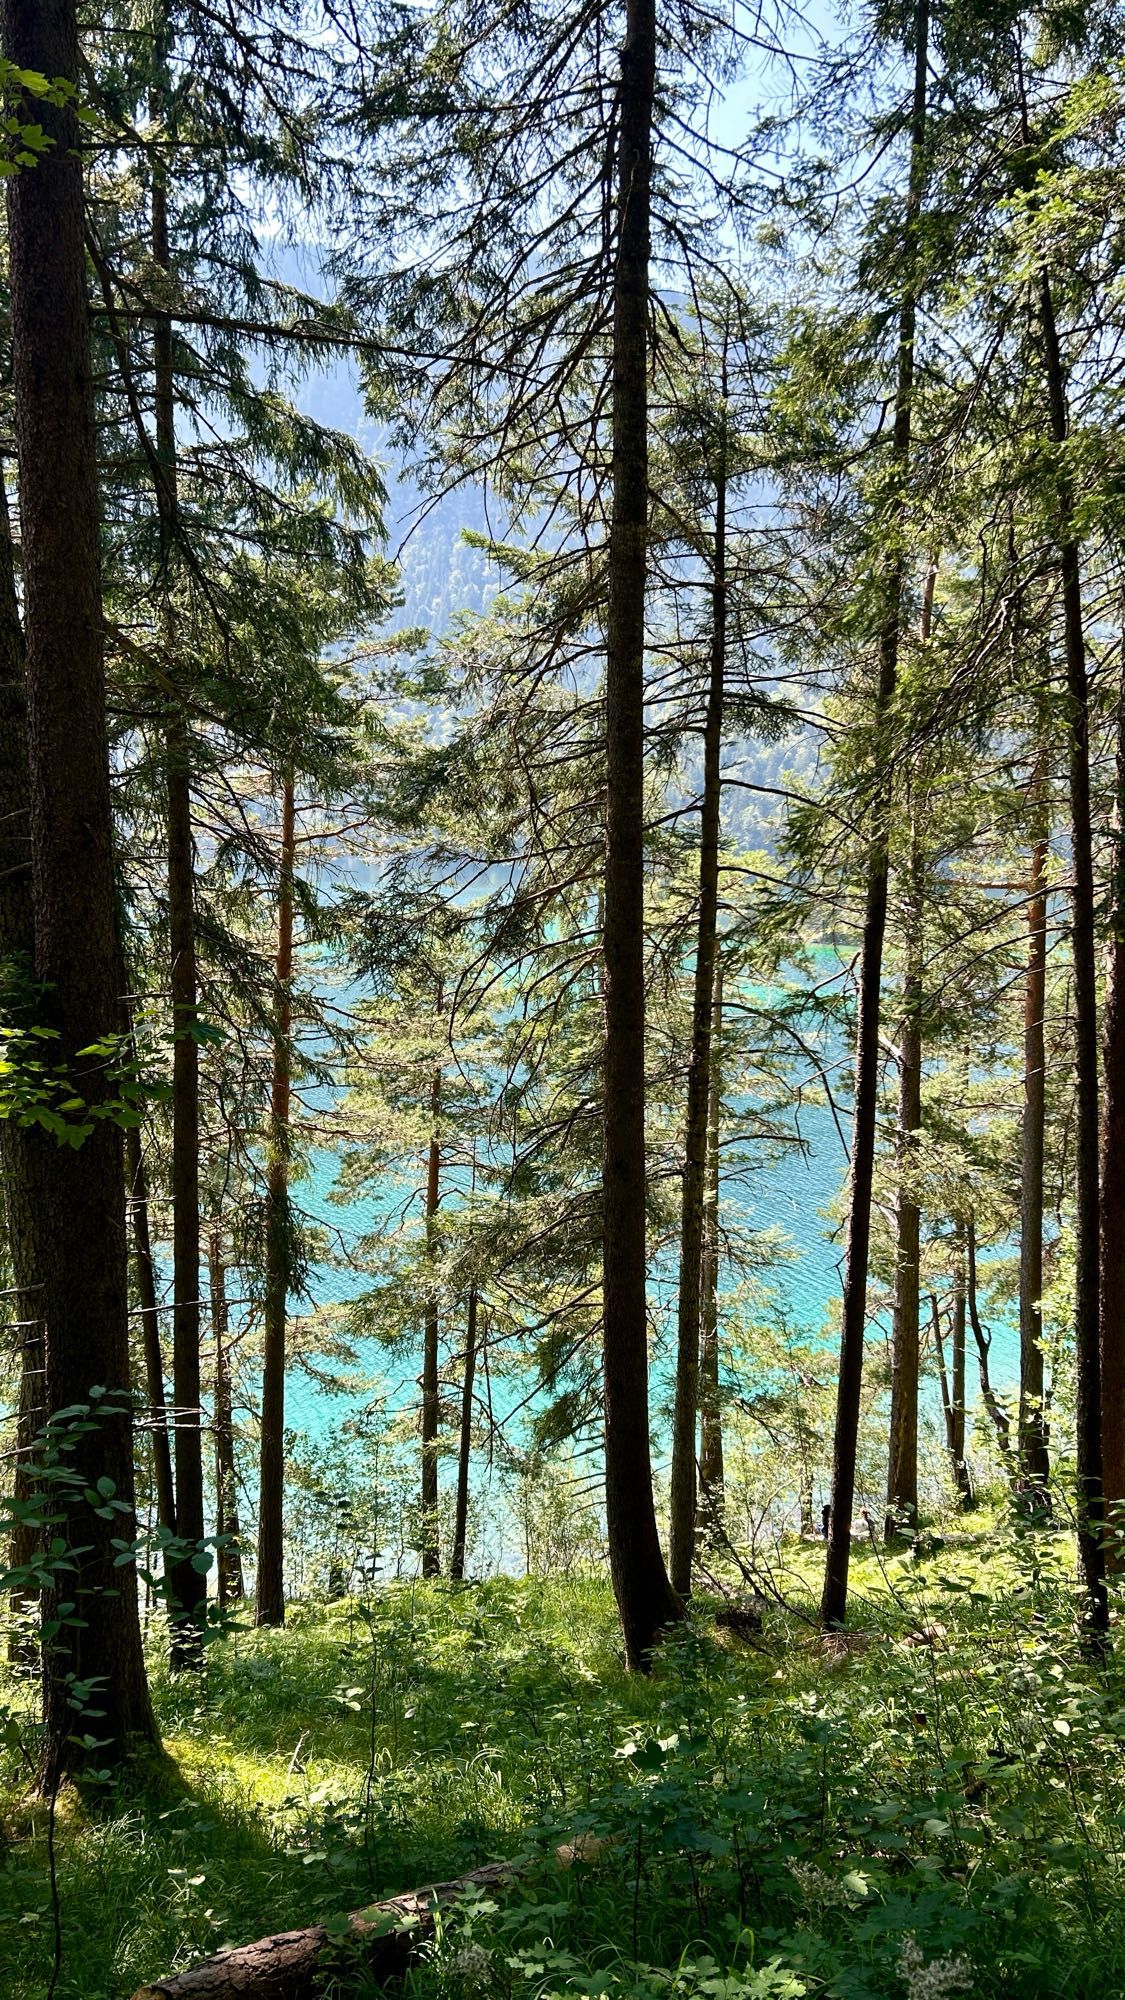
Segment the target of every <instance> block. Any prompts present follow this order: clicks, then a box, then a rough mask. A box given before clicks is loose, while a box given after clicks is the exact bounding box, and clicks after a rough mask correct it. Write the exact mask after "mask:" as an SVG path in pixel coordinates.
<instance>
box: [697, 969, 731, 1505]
mask: <svg viewBox="0 0 1125 2000" xmlns="http://www.w3.org/2000/svg"><path fill="white" fill-rule="evenodd" d="M722 1034H723V961H722V957H721V956H717V957H716V960H715V998H714V1013H713V1015H712V1019H711V1088H710V1098H709V1103H708V1109H707V1201H706V1206H705V1208H704V1211H703V1245H702V1255H701V1259H700V1287H701V1290H702V1294H703V1307H702V1318H701V1329H700V1340H699V1516H698V1520H697V1523H696V1533H697V1535H703V1536H705V1535H708V1534H710V1535H716V1534H717V1533H718V1531H719V1530H720V1529H721V1527H722V1519H723V1488H724V1484H725V1479H726V1467H725V1464H724V1460H723V1403H722V1393H721V1389H720V1382H719V1137H720V1131H721V1125H722V1102H723V1076H722Z"/></svg>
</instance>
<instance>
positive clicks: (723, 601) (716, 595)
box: [668, 371, 727, 1597]
mask: <svg viewBox="0 0 1125 2000" xmlns="http://www.w3.org/2000/svg"><path fill="white" fill-rule="evenodd" d="M724 372H725V371H724ZM723 394H724V398H725V395H726V382H725V380H724V382H723ZM720 421H721V422H724V423H725V410H724V413H723V416H722V418H721V419H720ZM726 542H727V481H726V468H725V464H724V453H723V444H722V442H720V445H719V460H718V467H717V470H716V476H715V537H714V549H713V554H712V582H711V661H710V668H711V671H710V679H709V682H708V688H707V707H706V715H705V719H704V729H703V799H702V811H701V815H700V831H699V917H698V923H697V927H696V939H695V987H694V993H693V996H692V1021H691V1053H690V1056H689V1059H688V1079H687V1117H686V1121H685V1132H684V1176H683V1197H682V1204H681V1210H680V1287H679V1305H678V1321H677V1341H676V1401H675V1414H674V1418H673V1426H672V1478H671V1495H670V1501H669V1546H668V1553H669V1574H670V1578H671V1583H672V1588H673V1590H675V1591H677V1592H678V1593H679V1595H680V1596H681V1597H687V1596H688V1594H689V1592H690V1590H691V1567H692V1560H693V1557H694V1553H695V1523H696V1427H697V1420H698V1414H699V1403H700V1396H699V1368H700V1289H701V1283H702V1276H703V1233H704V1230H703V1210H704V1203H705V1200H706V1192H707V1113H708V1109H709V1105H710V1097H711V1029H712V1015H713V1011H714V994H715V963H716V957H717V946H718V915H719V828H720V812H721V806H722V786H723V778H722V751H723V685H724V678H725V673H726V652H727V574H726V570H727V565H726Z"/></svg>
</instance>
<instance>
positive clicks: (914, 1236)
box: [886, 801, 925, 1542]
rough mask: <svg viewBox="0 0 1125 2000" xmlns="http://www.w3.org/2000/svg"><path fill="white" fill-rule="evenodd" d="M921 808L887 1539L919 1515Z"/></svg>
mask: <svg viewBox="0 0 1125 2000" xmlns="http://www.w3.org/2000/svg"><path fill="white" fill-rule="evenodd" d="M918 815H919V808H918V805H917V801H915V805H914V809H913V812H912V815H911V840H910V870H909V886H908V893H907V909H906V918H905V921H906V974H905V978H904V980H903V992H902V1028H901V1032H900V1067H899V1094H898V1183H899V1184H898V1198H897V1203H896V1213H895V1239H896V1240H895V1292H894V1318H893V1324H892V1334H891V1418H890V1444H889V1451H888V1458H887V1519H886V1539H887V1541H888V1542H890V1541H892V1540H893V1538H894V1536H895V1535H896V1534H897V1533H898V1531H899V1529H900V1528H901V1526H902V1524H903V1522H905V1523H906V1524H907V1525H908V1526H909V1527H915V1526H916V1525H917V1521H918V1377H919V1369H920V1355H919V1340H918V1326H919V1299H920V1290H919V1284H920V1276H921V1272H920V1259H921V1222H922V1217H921V1212H920V1210H919V1207H918V1203H917V1201H916V1200H915V1197H914V1195H913V1193H912V1192H911V1188H910V1176H911V1172H912V1169H913V1162H914V1155H915V1151H916V1148H917V1144H918V1134H919V1132H920V1131H921V1128H922V965H923V934H922V925H923V920H924V909H925V905H924V889H925V882H924V866H923V859H922V843H921V835H920V831H919V827H918Z"/></svg>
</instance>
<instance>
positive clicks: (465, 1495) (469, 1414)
mask: <svg viewBox="0 0 1125 2000" xmlns="http://www.w3.org/2000/svg"><path fill="white" fill-rule="evenodd" d="M476 1372H477V1288H476V1286H475V1285H471V1286H470V1288H469V1310H468V1315H467V1321H466V1326H465V1373H464V1375H463V1377H462V1380H461V1434H460V1437H459V1439H458V1445H457V1505H456V1510H455V1512H454V1516H453V1551H452V1554H451V1555H450V1558H449V1574H450V1576H451V1577H452V1578H453V1580H454V1582H455V1583H461V1582H462V1581H463V1580H464V1576H465V1548H466V1545H467V1542H468V1534H469V1459H470V1456H471V1454H472V1448H473V1383H474V1380H475V1378H476Z"/></svg>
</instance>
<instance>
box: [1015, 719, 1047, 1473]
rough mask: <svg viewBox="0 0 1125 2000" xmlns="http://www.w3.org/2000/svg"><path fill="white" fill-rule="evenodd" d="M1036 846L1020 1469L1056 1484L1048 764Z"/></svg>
mask: <svg viewBox="0 0 1125 2000" xmlns="http://www.w3.org/2000/svg"><path fill="white" fill-rule="evenodd" d="M1029 805H1030V808H1031V821H1032V835H1033V844H1032V849H1031V868H1030V871H1029V877H1028V901H1027V971H1026V974H1025V976H1024V1008H1023V1120H1022V1124H1021V1131H1020V1154H1021V1159H1020V1414H1019V1447H1020V1464H1021V1466H1022V1468H1023V1472H1024V1476H1025V1478H1028V1479H1031V1480H1034V1481H1035V1483H1036V1484H1037V1485H1040V1486H1044V1487H1045V1486H1046V1484H1047V1481H1048V1479H1049V1477H1050V1470H1051V1466H1050V1457H1049V1454H1048V1450H1047V1423H1046V1413H1045V1401H1044V1383H1043V1309H1042V1305H1041V1300H1042V1297H1043V1133H1044V1123H1045V1103H1046V1071H1047V1058H1046V1050H1045V1043H1044V1012H1045V1009H1046V1001H1047V854H1048V850H1049V845H1050V827H1049V823H1048V817H1047V794H1046V776H1045V769H1044V761H1043V758H1042V756H1040V757H1039V758H1038V759H1037V762H1036V766H1035V770H1034V771H1033V773H1032V778H1031V787H1030V799H1029Z"/></svg>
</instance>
